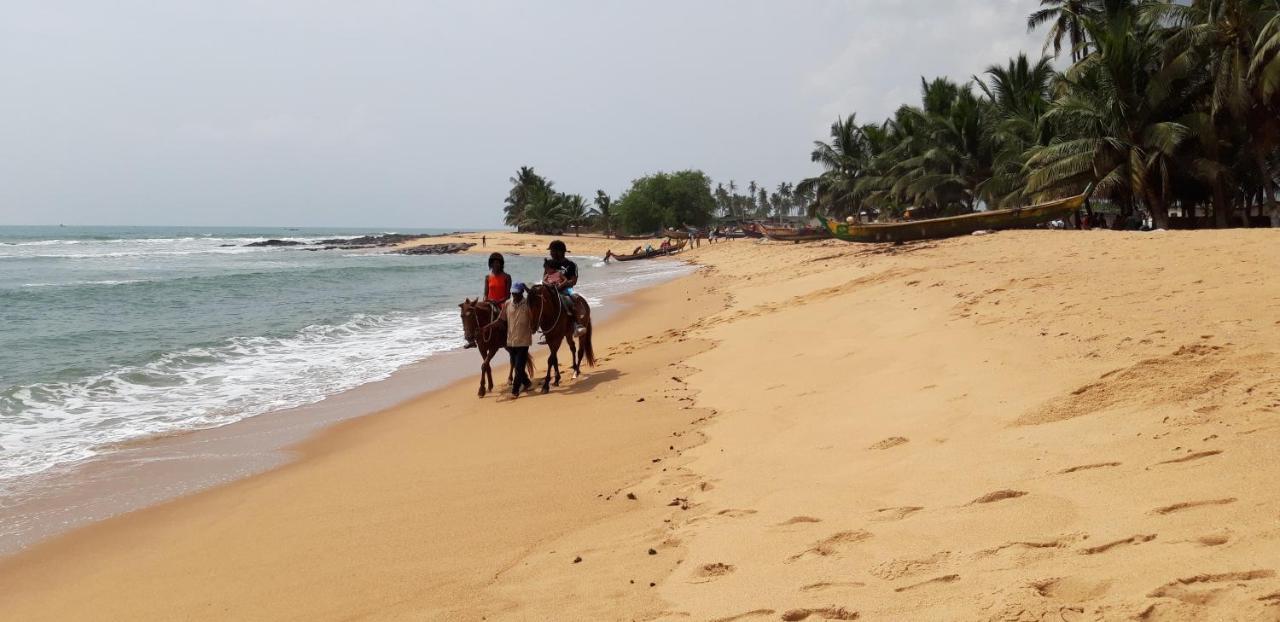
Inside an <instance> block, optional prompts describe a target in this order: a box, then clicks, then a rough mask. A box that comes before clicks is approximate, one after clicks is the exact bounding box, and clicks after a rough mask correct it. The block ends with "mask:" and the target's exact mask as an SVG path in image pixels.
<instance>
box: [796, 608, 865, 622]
mask: <svg viewBox="0 0 1280 622" xmlns="http://www.w3.org/2000/svg"><path fill="white" fill-rule="evenodd" d="M782 619H783V620H785V621H786V622H797V621H798V620H810V619H818V620H857V619H858V612H856V611H849V610H848V609H845V608H844V607H819V608H817V609H791V610H789V611H787V612H786V613H783V614H782Z"/></svg>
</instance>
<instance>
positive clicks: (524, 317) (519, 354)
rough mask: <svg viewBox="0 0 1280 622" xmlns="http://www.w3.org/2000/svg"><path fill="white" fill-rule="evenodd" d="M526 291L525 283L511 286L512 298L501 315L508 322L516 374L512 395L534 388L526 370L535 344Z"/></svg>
mask: <svg viewBox="0 0 1280 622" xmlns="http://www.w3.org/2000/svg"><path fill="white" fill-rule="evenodd" d="M524 291H525V286H524V283H516V284H515V285H512V286H511V300H509V301H507V305H506V307H504V308H503V309H502V316H501V319H502V320H503V321H505V322H506V323H507V353H508V354H510V355H511V368H512V369H514V370H515V374H516V375H515V380H514V381H513V382H512V383H511V397H520V392H521V391H528V390H529V389H532V388H533V381H532V380H530V379H529V373H528V371H527V370H526V366H527V364H528V362H529V346H531V345H533V319H532V314H531V312H530V311H529V301H528V300H525V297H524Z"/></svg>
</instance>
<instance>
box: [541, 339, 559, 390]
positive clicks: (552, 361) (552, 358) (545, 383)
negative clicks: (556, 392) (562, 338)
mask: <svg viewBox="0 0 1280 622" xmlns="http://www.w3.org/2000/svg"><path fill="white" fill-rule="evenodd" d="M557 345H559V344H557ZM547 349H548V350H550V351H551V353H550V354H548V355H547V377H546V378H543V379H542V392H543V393H544V394H545V393H546V392H547V391H550V390H551V370H553V369H555V367H556V346H554V345H551V340H550V339H547Z"/></svg>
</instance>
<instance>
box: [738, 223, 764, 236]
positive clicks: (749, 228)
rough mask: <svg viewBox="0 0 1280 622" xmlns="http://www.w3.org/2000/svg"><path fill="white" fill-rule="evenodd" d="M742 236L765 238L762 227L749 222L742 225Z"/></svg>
mask: <svg viewBox="0 0 1280 622" xmlns="http://www.w3.org/2000/svg"><path fill="white" fill-rule="evenodd" d="M742 235H743V236H745V237H748V238H762V237H764V232H763V231H761V230H760V225H758V224H756V223H754V222H749V223H747V224H745V225H742Z"/></svg>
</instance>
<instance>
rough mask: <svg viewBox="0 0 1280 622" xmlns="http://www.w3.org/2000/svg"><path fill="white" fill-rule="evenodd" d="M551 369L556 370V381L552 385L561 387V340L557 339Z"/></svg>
mask: <svg viewBox="0 0 1280 622" xmlns="http://www.w3.org/2000/svg"><path fill="white" fill-rule="evenodd" d="M551 367H552V368H554V370H555V378H556V379H555V380H553V381H552V382H551V384H554V385H556V386H557V387H558V386H560V340H559V339H556V347H555V348H553V349H552V350H551Z"/></svg>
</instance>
